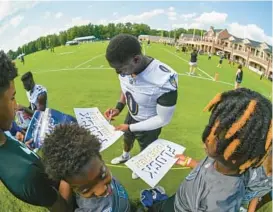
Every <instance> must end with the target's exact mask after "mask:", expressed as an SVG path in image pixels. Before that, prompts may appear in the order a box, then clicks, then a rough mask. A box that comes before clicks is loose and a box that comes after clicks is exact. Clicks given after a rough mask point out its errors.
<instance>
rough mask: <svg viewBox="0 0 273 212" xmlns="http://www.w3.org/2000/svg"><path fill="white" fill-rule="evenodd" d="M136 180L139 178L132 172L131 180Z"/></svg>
mask: <svg viewBox="0 0 273 212" xmlns="http://www.w3.org/2000/svg"><path fill="white" fill-rule="evenodd" d="M138 178H139V176H138V175H137V174H136V173H135V172H132V179H133V180H136V179H138Z"/></svg>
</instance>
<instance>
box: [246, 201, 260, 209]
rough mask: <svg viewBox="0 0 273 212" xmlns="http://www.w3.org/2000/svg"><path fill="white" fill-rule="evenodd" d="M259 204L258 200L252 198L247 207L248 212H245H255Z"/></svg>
mask: <svg viewBox="0 0 273 212" xmlns="http://www.w3.org/2000/svg"><path fill="white" fill-rule="evenodd" d="M258 202H259V198H254V199H252V200H251V201H250V203H249V205H248V210H247V212H255V211H256V207H257V205H258Z"/></svg>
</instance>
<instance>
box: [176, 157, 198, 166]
mask: <svg viewBox="0 0 273 212" xmlns="http://www.w3.org/2000/svg"><path fill="white" fill-rule="evenodd" d="M175 157H176V158H178V160H177V161H176V164H178V165H181V166H185V167H190V168H192V169H194V168H195V167H196V166H197V165H198V163H199V161H196V160H194V159H192V158H190V157H187V156H185V155H183V154H181V155H176V156H175Z"/></svg>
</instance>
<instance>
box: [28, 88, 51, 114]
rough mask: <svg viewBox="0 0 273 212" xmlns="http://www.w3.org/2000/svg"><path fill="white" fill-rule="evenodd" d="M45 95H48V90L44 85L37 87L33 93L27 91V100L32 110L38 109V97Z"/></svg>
mask: <svg viewBox="0 0 273 212" xmlns="http://www.w3.org/2000/svg"><path fill="white" fill-rule="evenodd" d="M43 93H47V90H46V88H45V87H43V86H42V85H35V86H34V88H33V91H32V92H31V91H27V98H28V101H29V103H30V105H31V109H32V110H36V109H37V108H38V97H39V96H40V95H41V94H43Z"/></svg>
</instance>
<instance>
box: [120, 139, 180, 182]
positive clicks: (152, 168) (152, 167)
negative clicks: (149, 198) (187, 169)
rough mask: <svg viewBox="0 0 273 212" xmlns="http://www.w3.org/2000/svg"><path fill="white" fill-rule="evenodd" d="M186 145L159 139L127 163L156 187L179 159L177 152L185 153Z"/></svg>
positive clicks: (143, 178)
mask: <svg viewBox="0 0 273 212" xmlns="http://www.w3.org/2000/svg"><path fill="white" fill-rule="evenodd" d="M184 151H185V147H183V146H180V145H178V144H175V143H173V142H170V141H166V140H163V139H158V140H156V141H154V142H153V143H151V144H150V145H149V146H148V147H147V148H146V149H144V150H143V151H142V152H141V153H139V154H138V155H136V156H135V157H133V158H131V159H130V160H129V161H127V162H126V163H125V165H126V166H128V167H129V168H130V169H131V170H132V171H133V172H135V173H136V174H137V175H138V176H139V177H140V178H141V179H142V180H144V181H145V182H146V183H147V184H148V185H149V186H151V187H155V186H156V185H157V184H158V183H159V181H160V180H161V179H162V178H163V177H164V176H165V174H166V173H167V172H168V171H169V170H170V169H171V167H172V166H173V165H174V164H175V162H176V161H177V158H175V155H176V154H183V152H184Z"/></svg>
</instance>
